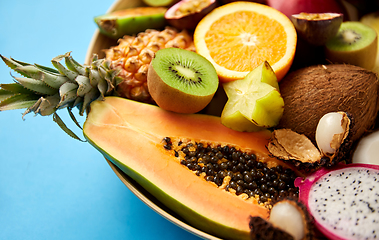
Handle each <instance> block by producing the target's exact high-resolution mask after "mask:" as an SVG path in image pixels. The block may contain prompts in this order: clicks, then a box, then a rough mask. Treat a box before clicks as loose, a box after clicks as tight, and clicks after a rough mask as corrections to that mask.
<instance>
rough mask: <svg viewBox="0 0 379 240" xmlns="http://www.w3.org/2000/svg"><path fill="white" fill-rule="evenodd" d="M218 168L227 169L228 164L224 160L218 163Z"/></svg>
mask: <svg viewBox="0 0 379 240" xmlns="http://www.w3.org/2000/svg"><path fill="white" fill-rule="evenodd" d="M220 169H222V170H226V169H228V164H227V163H225V162H222V163H220Z"/></svg>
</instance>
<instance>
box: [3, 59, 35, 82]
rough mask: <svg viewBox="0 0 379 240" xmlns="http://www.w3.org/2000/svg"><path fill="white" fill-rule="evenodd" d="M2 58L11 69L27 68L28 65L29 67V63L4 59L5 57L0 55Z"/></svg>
mask: <svg viewBox="0 0 379 240" xmlns="http://www.w3.org/2000/svg"><path fill="white" fill-rule="evenodd" d="M0 57H1V59H2V60H3V61H4V63H5V64H6V65H7V66H8V67H10V68H11V69H15V68H17V67H21V66H26V65H29V64H27V63H24V62H20V61H17V60H14V59H12V58H7V57H4V56H3V55H1V54H0ZM25 77H29V76H25Z"/></svg>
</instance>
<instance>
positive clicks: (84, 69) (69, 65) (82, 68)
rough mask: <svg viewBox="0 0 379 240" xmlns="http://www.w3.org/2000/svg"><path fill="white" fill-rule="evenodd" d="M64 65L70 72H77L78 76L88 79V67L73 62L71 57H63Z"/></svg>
mask: <svg viewBox="0 0 379 240" xmlns="http://www.w3.org/2000/svg"><path fill="white" fill-rule="evenodd" d="M65 64H66V66H67V68H68V69H70V70H71V71H75V72H78V73H79V74H80V75H82V76H86V77H88V75H89V67H88V66H83V65H81V64H80V63H78V62H77V61H75V60H74V59H73V58H72V57H71V55H68V56H67V57H65Z"/></svg>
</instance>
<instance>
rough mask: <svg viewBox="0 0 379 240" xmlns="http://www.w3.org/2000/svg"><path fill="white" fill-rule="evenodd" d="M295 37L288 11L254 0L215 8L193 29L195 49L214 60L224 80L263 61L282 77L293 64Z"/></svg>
mask: <svg viewBox="0 0 379 240" xmlns="http://www.w3.org/2000/svg"><path fill="white" fill-rule="evenodd" d="M296 41H297V37H296V30H295V28H294V26H293V24H292V22H291V21H290V20H289V19H288V18H287V17H286V16H285V15H283V14H282V13H280V12H279V11H277V10H275V9H273V8H271V7H268V6H266V5H262V4H258V3H253V2H233V3H229V4H226V5H223V6H221V7H218V8H216V9H215V10H213V11H212V12H211V13H209V14H208V15H207V16H205V17H204V18H203V19H202V20H201V21H200V22H199V24H198V25H197V27H196V29H195V33H194V42H195V47H196V51H197V52H198V53H199V54H201V55H203V56H204V57H205V58H207V59H208V60H209V61H211V62H212V64H213V65H214V66H215V68H216V71H217V73H218V75H219V77H220V80H221V81H224V82H227V81H232V80H237V79H242V78H244V77H245V76H246V75H247V74H248V73H249V72H251V71H252V70H253V69H255V68H256V67H258V66H259V65H260V64H262V63H263V62H264V61H267V62H268V63H269V64H270V65H271V67H272V69H273V70H274V72H275V74H276V76H277V79H278V81H279V80H280V79H282V78H283V76H284V75H285V74H286V73H287V72H288V70H289V68H290V66H291V64H292V61H293V58H294V55H295V49H296Z"/></svg>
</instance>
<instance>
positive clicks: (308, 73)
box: [277, 64, 379, 143]
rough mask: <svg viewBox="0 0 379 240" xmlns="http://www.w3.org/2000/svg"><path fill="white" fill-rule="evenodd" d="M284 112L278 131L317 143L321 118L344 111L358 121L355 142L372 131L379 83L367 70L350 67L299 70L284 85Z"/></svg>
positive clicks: (354, 129) (354, 136)
mask: <svg viewBox="0 0 379 240" xmlns="http://www.w3.org/2000/svg"><path fill="white" fill-rule="evenodd" d="M279 87H280V92H281V94H282V97H283V100H284V113H283V117H282V118H281V120H280V122H279V125H278V126H277V128H289V129H291V130H293V131H295V132H297V133H300V134H304V135H305V136H307V137H308V138H309V139H311V141H313V142H314V143H315V132H316V127H317V124H318V121H319V120H320V118H321V117H322V116H323V115H325V114H326V113H329V112H338V111H343V112H346V113H348V114H350V115H351V116H352V117H353V118H354V126H353V127H352V129H351V131H352V133H353V134H352V135H351V136H350V140H351V141H353V142H354V141H356V140H358V139H359V138H360V137H361V136H362V135H363V134H365V133H366V132H367V131H369V130H370V129H372V128H373V127H374V125H375V120H376V117H377V113H378V110H379V98H378V94H379V81H378V77H377V75H376V74H375V73H374V72H372V71H369V70H367V69H364V68H361V67H358V66H354V65H347V64H330V65H315V66H310V67H305V68H301V69H298V70H296V71H294V72H292V73H290V74H288V75H287V76H286V77H285V78H284V79H283V80H282V81H281V82H280V85H279Z"/></svg>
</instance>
